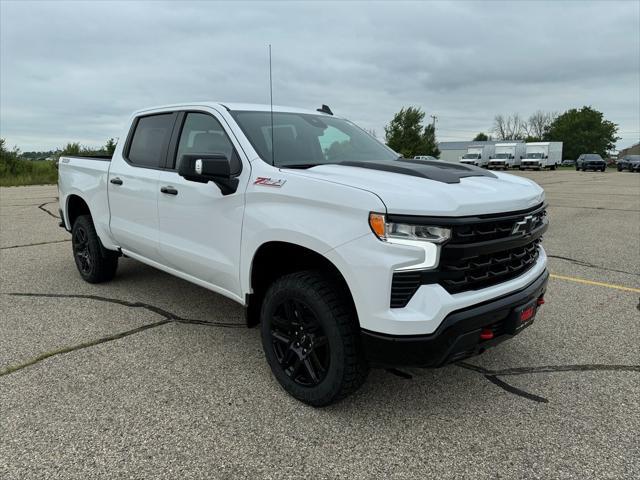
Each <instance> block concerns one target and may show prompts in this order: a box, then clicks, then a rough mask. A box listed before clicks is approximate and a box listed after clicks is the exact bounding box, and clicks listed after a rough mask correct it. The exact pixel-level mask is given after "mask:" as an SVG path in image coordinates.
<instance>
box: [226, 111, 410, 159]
mask: <svg viewBox="0 0 640 480" xmlns="http://www.w3.org/2000/svg"><path fill="white" fill-rule="evenodd" d="M230 113H231V115H232V116H233V118H234V119H235V121H236V122H237V123H238V125H239V126H240V128H241V129H242V131H243V132H244V134H245V135H246V136H247V138H248V139H249V141H250V142H251V145H253V148H255V150H256V152H258V155H260V158H262V160H264V161H265V162H267V163H269V164H271V163H272V155H273V163H274V165H275V166H276V167H286V166H297V167H312V166H315V165H323V164H328V163H340V162H345V161H362V160H367V161H371V160H382V161H393V160H397V158H398V155H397V154H396V153H395V152H394V151H393V150H391V149H390V148H388V147H387V146H385V145H384V144H382V143H380V142H379V141H378V140H376V139H375V138H373V137H372V136H370V135H369V134H368V133H366V132H365V131H363V130H361V129H360V128H358V127H357V126H355V125H354V124H353V123H351V122H349V121H347V120H343V119H340V118H334V117H329V116H327V115H313V114H308V113H289V112H274V113H273V132H272V129H271V112H248V111H237V112H230ZM272 138H273V143H274V145H275V148H273V149H272V145H271V139H272Z"/></svg>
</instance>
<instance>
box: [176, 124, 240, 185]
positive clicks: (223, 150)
mask: <svg viewBox="0 0 640 480" xmlns="http://www.w3.org/2000/svg"><path fill="white" fill-rule="evenodd" d="M184 154H200V155H203V154H222V155H224V156H225V157H227V158H228V159H229V160H230V161H231V171H232V173H234V174H237V173H239V172H240V170H242V164H241V162H240V158H239V157H238V155H237V154H236V153H235V150H234V148H233V144H232V143H231V140H229V137H228V136H227V134H226V132H225V131H224V129H223V128H222V125H220V122H218V120H217V119H215V118H214V117H212V116H211V115H207V114H206V113H195V112H191V113H187V116H186V118H185V120H184V125H183V127H182V133H181V135H180V142H179V143H178V153H177V155H176V169H178V168H179V165H180V159H181V158H182V156H183V155H184Z"/></svg>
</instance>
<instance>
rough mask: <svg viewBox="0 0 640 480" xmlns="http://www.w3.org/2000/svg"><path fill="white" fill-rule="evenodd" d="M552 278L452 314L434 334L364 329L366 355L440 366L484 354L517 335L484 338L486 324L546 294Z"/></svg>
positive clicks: (376, 361) (378, 361) (378, 362)
mask: <svg viewBox="0 0 640 480" xmlns="http://www.w3.org/2000/svg"><path fill="white" fill-rule="evenodd" d="M548 281H549V272H548V271H547V270H546V269H545V271H544V272H543V273H542V274H541V275H540V276H539V277H538V278H537V279H535V280H534V281H533V282H531V283H530V284H529V285H527V286H526V287H524V288H523V289H521V290H518V291H516V292H512V293H509V294H507V295H504V296H502V297H498V298H495V299H491V300H489V301H487V302H483V303H481V304H478V305H473V306H472V307H468V308H464V309H460V310H456V311H455V312H452V313H450V314H449V315H447V317H446V318H445V319H444V320H443V322H442V323H441V324H440V326H439V327H438V329H437V330H436V331H435V332H434V333H432V334H430V335H388V334H384V333H377V332H372V331H369V330H362V332H361V338H362V344H363V347H364V350H365V354H366V356H367V358H368V360H369V362H370V363H371V364H372V365H374V366H385V367H390V366H416V367H439V366H443V365H446V364H448V363H452V362H455V361H458V360H462V359H463V358H467V357H470V356H473V355H477V354H479V353H482V352H483V351H484V350H485V349H487V348H488V347H491V346H494V345H497V344H498V343H501V342H502V341H504V340H507V339H509V338H511V337H513V335H511V334H508V333H502V334H500V335H498V336H496V337H494V338H493V339H492V340H487V341H481V339H480V332H481V331H482V329H483V328H485V327H490V326H495V325H498V324H500V322H505V321H506V320H507V318H508V317H509V315H510V314H511V312H512V311H513V310H514V308H516V307H518V306H521V305H524V304H526V303H527V302H530V301H532V300H534V299H536V298H540V297H542V296H543V295H544V292H545V290H546V287H547V282H548Z"/></svg>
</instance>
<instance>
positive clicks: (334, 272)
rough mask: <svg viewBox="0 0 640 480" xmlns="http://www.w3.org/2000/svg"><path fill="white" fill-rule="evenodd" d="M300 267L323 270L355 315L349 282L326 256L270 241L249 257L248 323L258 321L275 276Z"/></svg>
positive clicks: (291, 244) (253, 323)
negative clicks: (334, 281) (331, 278)
mask: <svg viewBox="0 0 640 480" xmlns="http://www.w3.org/2000/svg"><path fill="white" fill-rule="evenodd" d="M303 270H323V271H326V272H327V273H328V274H329V275H330V276H332V277H333V278H334V279H335V280H336V281H337V282H338V283H339V284H340V285H341V286H342V287H343V288H344V291H345V293H346V294H347V297H348V300H349V302H350V307H351V308H352V309H353V312H354V315H356V316H357V310H356V308H355V303H354V300H353V295H352V292H351V289H350V288H349V285H348V283H347V281H346V279H345V277H344V275H343V274H342V273H341V272H340V269H339V268H338V267H337V266H336V265H335V264H334V263H333V262H332V261H331V260H329V259H328V258H327V257H326V256H325V255H323V254H321V253H319V252H317V251H316V250H313V249H311V248H308V247H305V246H302V245H298V244H295V243H290V242H286V241H269V242H265V243H263V244H262V245H260V247H258V248H257V249H256V251H255V253H254V255H253V258H252V260H251V267H250V269H249V281H250V287H251V290H250V292H251V293H249V294H247V300H246V305H247V307H246V320H247V326H249V327H252V326H255V325H257V324H258V323H259V322H260V308H261V306H262V300H263V299H264V294H265V293H266V290H267V289H268V288H269V285H271V283H272V282H273V281H274V280H276V279H277V278H279V277H281V276H283V275H286V274H289V273H293V272H299V271H303Z"/></svg>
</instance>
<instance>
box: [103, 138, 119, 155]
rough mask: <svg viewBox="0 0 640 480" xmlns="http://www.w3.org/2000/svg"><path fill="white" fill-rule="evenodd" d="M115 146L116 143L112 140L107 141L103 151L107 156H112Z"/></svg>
mask: <svg viewBox="0 0 640 480" xmlns="http://www.w3.org/2000/svg"><path fill="white" fill-rule="evenodd" d="M116 144H117V142H116V141H115V140H114V139H113V138H110V139H109V140H107V143H106V145H105V146H104V150H105V151H106V152H107V155H113V152H114V151H115V149H116Z"/></svg>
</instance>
